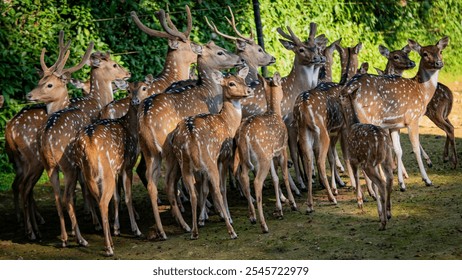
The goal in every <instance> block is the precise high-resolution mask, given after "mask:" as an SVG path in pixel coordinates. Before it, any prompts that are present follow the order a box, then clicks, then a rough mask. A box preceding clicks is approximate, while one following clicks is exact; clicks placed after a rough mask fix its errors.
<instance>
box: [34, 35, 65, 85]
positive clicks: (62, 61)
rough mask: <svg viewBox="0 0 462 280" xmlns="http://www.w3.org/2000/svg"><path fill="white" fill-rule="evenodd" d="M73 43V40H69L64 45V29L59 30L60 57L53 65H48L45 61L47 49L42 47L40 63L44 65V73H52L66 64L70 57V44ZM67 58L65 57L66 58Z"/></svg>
mask: <svg viewBox="0 0 462 280" xmlns="http://www.w3.org/2000/svg"><path fill="white" fill-rule="evenodd" d="M70 45H71V40H69V41H68V42H67V44H66V45H64V31H62V30H61V31H59V55H58V59H57V60H56V62H55V64H53V66H51V67H47V65H46V63H45V52H46V49H45V48H43V49H42V53H41V54H40V65H41V66H42V70H43V75H44V76H45V75H50V74H51V73H53V72H54V71H56V69H58V68H60V67H61V66H64V64H66V61H67V59H68V57H69V46H70ZM64 58H65V59H64Z"/></svg>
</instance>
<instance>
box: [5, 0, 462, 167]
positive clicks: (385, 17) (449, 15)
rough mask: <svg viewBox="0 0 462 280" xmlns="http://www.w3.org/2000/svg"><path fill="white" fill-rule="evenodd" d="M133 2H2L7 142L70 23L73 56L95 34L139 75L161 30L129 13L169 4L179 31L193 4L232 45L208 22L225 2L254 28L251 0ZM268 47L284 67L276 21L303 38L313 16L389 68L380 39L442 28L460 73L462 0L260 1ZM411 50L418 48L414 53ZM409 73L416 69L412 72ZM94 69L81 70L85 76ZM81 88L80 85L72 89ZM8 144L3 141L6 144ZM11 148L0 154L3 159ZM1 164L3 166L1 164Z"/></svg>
mask: <svg viewBox="0 0 462 280" xmlns="http://www.w3.org/2000/svg"><path fill="white" fill-rule="evenodd" d="M170 2H172V1H169V0H157V1H152V0H151V1H146V0H141V1H136V0H114V1H110V0H101V1H87V0H74V1H73V0H8V1H6V0H5V1H1V2H0V13H1V16H0V91H1V92H0V93H1V94H3V95H4V96H5V98H6V104H5V106H6V108H3V109H1V111H0V126H1V130H0V141H1V142H2V143H0V145H1V147H0V149H2V148H3V146H4V144H3V141H4V138H3V133H4V132H3V127H4V125H5V122H6V121H7V120H8V119H9V118H11V116H13V115H14V114H15V113H16V112H17V111H18V110H19V109H20V108H21V106H22V104H23V103H24V95H25V93H27V92H28V91H30V90H31V89H32V88H33V87H34V86H35V85H36V83H37V81H38V79H39V77H38V75H37V71H36V68H38V69H40V63H39V57H40V52H41V49H42V48H46V49H47V57H46V61H47V63H48V64H51V63H53V61H54V59H56V55H57V39H58V38H57V35H58V32H59V30H61V29H62V30H64V32H65V34H66V35H65V36H66V40H68V39H72V45H71V56H70V59H69V62H68V65H72V64H73V63H76V62H77V61H78V60H79V59H80V57H81V56H82V55H83V53H84V51H85V48H86V46H87V45H88V43H89V41H90V40H92V41H94V42H95V49H97V50H101V51H106V50H109V51H111V52H112V53H113V54H114V57H115V59H116V60H118V61H120V62H121V63H122V65H124V66H125V67H127V68H129V69H130V71H131V72H132V73H133V80H140V79H143V77H144V76H145V75H147V74H154V75H155V74H157V73H159V72H160V71H161V69H162V65H163V62H164V56H165V52H166V48H167V44H166V41H165V39H159V38H152V37H150V36H148V35H146V34H145V33H143V32H142V31H140V30H139V29H138V27H137V26H136V25H135V24H134V23H133V21H132V19H131V18H130V16H129V14H130V11H137V13H138V15H139V17H140V18H141V20H142V21H143V22H144V23H145V24H146V25H148V26H150V27H152V28H156V29H160V24H159V23H158V21H157V19H156V18H155V16H154V12H155V11H156V10H158V9H160V8H163V9H165V10H167V11H168V12H170V15H171V17H172V20H173V22H174V23H175V24H176V25H177V27H178V28H179V29H180V30H183V29H184V28H185V27H186V15H185V10H184V6H185V5H186V4H187V5H189V6H190V8H191V11H192V16H193V21H194V22H193V31H192V33H191V38H192V39H193V40H194V41H196V42H201V43H206V42H207V41H209V40H211V39H212V38H213V39H214V40H215V41H217V43H218V44H219V45H221V46H224V47H226V48H228V49H234V46H233V43H232V42H230V41H229V40H226V39H223V38H221V37H218V38H217V37H216V36H214V34H212V33H211V31H210V30H209V28H208V27H207V25H206V23H205V20H204V16H207V17H208V18H209V19H211V20H212V21H213V22H214V23H215V24H216V25H217V26H218V28H219V29H220V30H221V31H222V32H224V33H228V34H233V32H232V29H231V27H230V26H229V24H228V23H227V22H226V20H225V19H224V17H225V16H227V17H229V12H228V10H227V6H228V5H229V6H231V7H232V8H233V11H234V14H235V16H236V20H237V22H238V27H239V29H240V30H241V31H242V33H243V34H250V30H251V29H252V30H255V23H254V15H253V5H252V1H250V0H246V1H244V0H234V1H231V0H222V1H204V0H196V1H173V2H175V3H170ZM259 2H260V10H261V17H262V25H263V33H264V39H265V46H266V49H267V51H268V52H270V53H271V54H273V55H274V56H275V57H276V58H277V63H276V64H275V65H274V66H271V67H269V69H268V70H269V73H270V74H271V73H272V72H274V71H276V70H277V71H280V72H281V73H282V74H284V75H286V74H288V72H289V70H290V68H291V64H292V56H291V53H290V52H289V51H287V50H285V49H284V48H283V47H282V45H281V44H280V43H279V40H278V39H279V38H280V36H279V34H278V33H277V32H276V28H277V27H285V26H290V27H291V28H292V29H293V31H294V32H295V33H296V34H297V35H298V36H300V38H301V39H303V40H304V39H306V38H307V36H308V32H309V23H310V22H311V21H313V22H316V23H317V24H318V34H321V33H324V34H325V35H326V36H327V38H328V39H329V40H330V41H334V40H336V39H338V38H340V37H342V45H344V46H351V45H355V44H356V43H358V42H359V41H361V42H362V43H363V45H364V47H363V50H362V51H361V53H360V57H359V58H360V61H368V62H369V63H370V64H371V67H379V68H384V66H385V59H384V58H383V57H381V56H380V55H379V52H378V49H377V47H378V45H379V44H384V45H386V46H388V47H389V48H391V49H396V48H401V47H403V46H404V45H405V44H406V39H407V38H413V39H414V40H417V41H418V42H420V43H421V44H423V45H426V44H433V43H435V42H436V41H437V40H438V39H440V38H441V37H442V36H444V35H449V36H450V37H451V41H450V44H449V46H448V48H447V49H446V50H445V54H444V57H445V62H446V66H445V67H444V68H443V71H442V74H441V76H446V77H448V76H451V77H452V78H454V77H458V76H460V75H461V74H462V67H461V66H462V52H460V51H459V50H458V46H460V45H461V43H462V42H461V40H462V39H461V38H462V29H461V26H462V15H461V14H460V11H461V10H462V1H460V0H444V1H443V0H438V1H431V0H424V1H406V0H385V1H384V0H382V1H378V0H372V1H365V0H357V1H352V0H349V1H340V0H317V1H313V0H291V1H286V0H260V1H259ZM413 57H414V58H416V57H417V56H416V55H415V54H413ZM415 71H416V70H414V72H410V73H408V74H407V75H408V76H411V75H413V74H414V73H415ZM88 73H89V69H88V67H85V68H84V69H83V70H81V71H79V72H78V73H75V77H76V78H79V79H82V80H85V79H87V77H88ZM338 77H339V65H334V79H336V80H338V79H339V78H338ZM71 93H73V94H77V93H78V91H71ZM0 152H2V150H0ZM4 159H5V156H4V154H3V153H2V154H1V157H0V168H2V170H5V169H4V168H3V167H4V165H5V162H4ZM2 172H3V171H2Z"/></svg>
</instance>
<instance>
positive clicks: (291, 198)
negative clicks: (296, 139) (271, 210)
mask: <svg viewBox="0 0 462 280" xmlns="http://www.w3.org/2000/svg"><path fill="white" fill-rule="evenodd" d="M287 160H288V155H287V150H286V149H284V150H283V151H282V152H281V155H280V156H279V166H280V167H281V171H282V177H283V179H284V185H285V186H286V191H287V196H288V197H289V205H290V207H291V208H292V210H293V211H298V208H297V204H296V203H295V199H294V196H293V194H292V191H291V189H290V183H289V168H288V167H287Z"/></svg>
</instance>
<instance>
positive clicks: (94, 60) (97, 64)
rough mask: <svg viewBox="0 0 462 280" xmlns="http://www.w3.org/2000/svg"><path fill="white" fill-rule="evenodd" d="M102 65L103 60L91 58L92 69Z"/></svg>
mask: <svg viewBox="0 0 462 280" xmlns="http://www.w3.org/2000/svg"><path fill="white" fill-rule="evenodd" d="M100 64H101V60H100V59H99V57H96V56H94V57H91V58H90V66H91V67H99V66H100Z"/></svg>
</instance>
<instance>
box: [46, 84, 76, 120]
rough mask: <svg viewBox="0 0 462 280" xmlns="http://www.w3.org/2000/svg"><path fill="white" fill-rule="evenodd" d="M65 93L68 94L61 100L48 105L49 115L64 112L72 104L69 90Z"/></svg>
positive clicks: (62, 96) (64, 94) (63, 95)
mask: <svg viewBox="0 0 462 280" xmlns="http://www.w3.org/2000/svg"><path fill="white" fill-rule="evenodd" d="M65 91H66V92H65V93H63V94H62V95H61V98H59V99H58V100H55V101H53V102H50V103H48V104H47V105H46V107H47V114H48V115H51V114H53V113H54V112H57V111H59V110H62V109H64V108H66V107H67V106H68V105H69V104H70V101H69V94H68V92H67V89H66V90H65Z"/></svg>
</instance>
